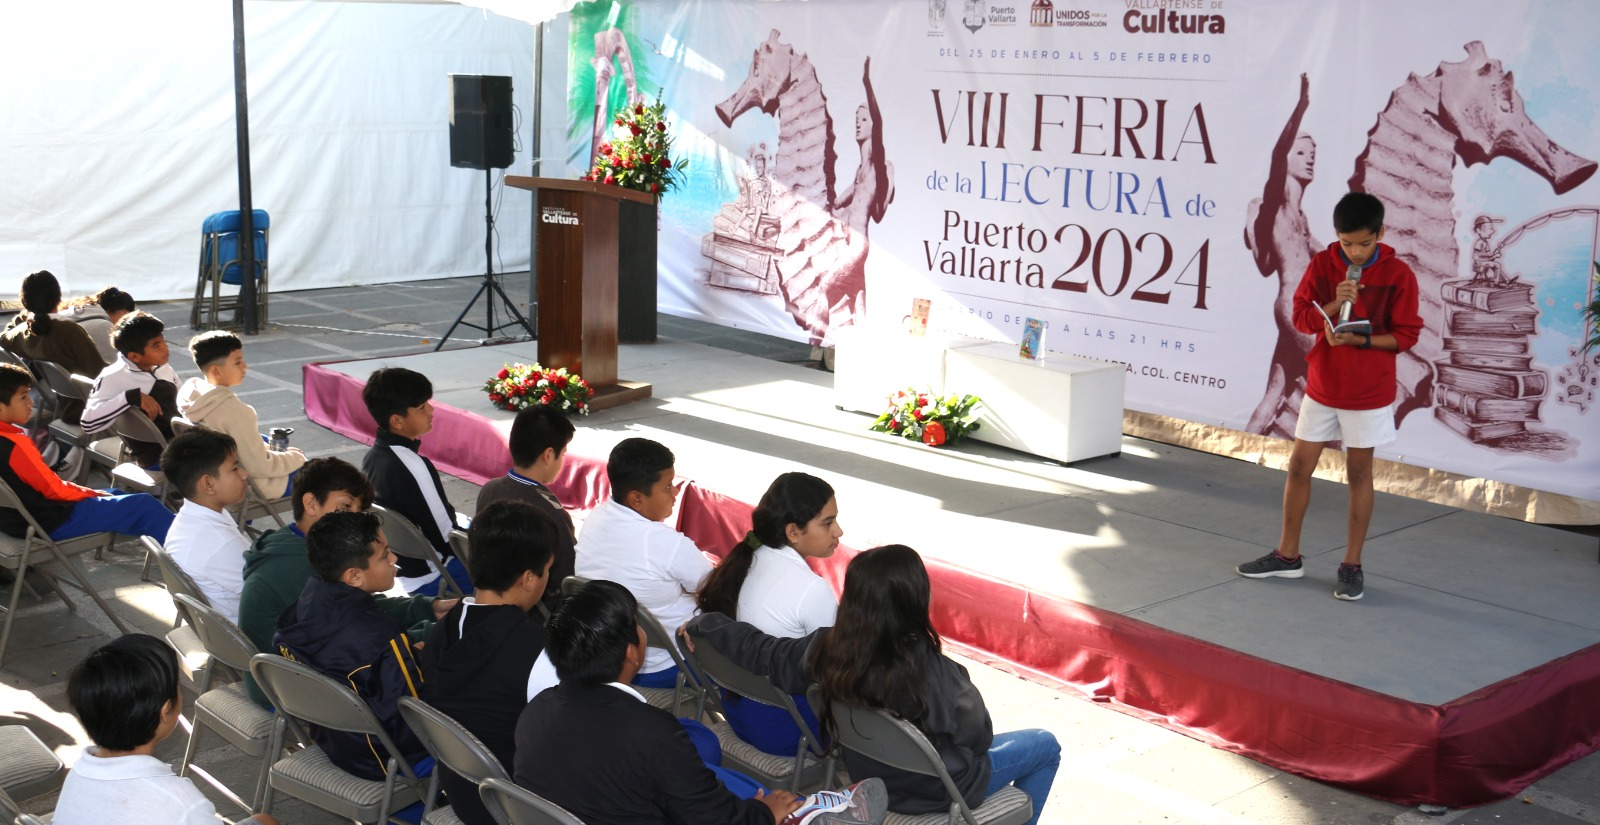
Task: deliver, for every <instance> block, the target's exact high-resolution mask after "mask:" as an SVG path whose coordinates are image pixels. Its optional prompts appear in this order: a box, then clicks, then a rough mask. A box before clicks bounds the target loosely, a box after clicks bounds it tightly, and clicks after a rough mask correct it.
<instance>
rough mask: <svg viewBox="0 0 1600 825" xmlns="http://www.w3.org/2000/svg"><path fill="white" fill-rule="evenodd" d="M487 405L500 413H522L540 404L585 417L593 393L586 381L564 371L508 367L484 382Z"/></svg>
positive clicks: (536, 365) (513, 365) (520, 366)
mask: <svg viewBox="0 0 1600 825" xmlns="http://www.w3.org/2000/svg"><path fill="white" fill-rule="evenodd" d="M483 391H484V392H486V393H488V394H489V403H491V404H494V405H495V406H496V407H498V408H500V409H502V410H512V411H515V410H525V409H527V408H529V407H536V406H540V405H545V406H550V407H555V408H556V409H558V410H560V411H562V412H564V413H566V414H567V415H588V414H589V398H590V397H591V396H593V395H594V390H593V389H591V388H590V387H589V382H588V381H585V380H583V377H582V376H580V375H578V374H577V373H571V372H567V370H566V368H565V367H563V368H561V369H554V370H552V369H545V368H544V367H541V366H539V365H538V364H507V365H505V367H504V368H503V369H501V370H500V371H499V372H497V373H495V375H494V377H493V378H490V379H489V380H488V381H486V382H484V385H483Z"/></svg>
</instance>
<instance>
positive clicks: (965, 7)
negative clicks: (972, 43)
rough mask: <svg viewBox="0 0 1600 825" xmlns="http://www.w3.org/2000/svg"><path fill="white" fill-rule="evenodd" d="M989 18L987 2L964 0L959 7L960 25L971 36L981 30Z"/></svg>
mask: <svg viewBox="0 0 1600 825" xmlns="http://www.w3.org/2000/svg"><path fill="white" fill-rule="evenodd" d="M988 17H989V3H988V2H987V0H966V2H964V3H962V5H961V25H963V26H966V27H967V31H969V32H972V33H973V34H977V33H978V29H981V28H983V24H984V23H985V22H986V21H987V20H988Z"/></svg>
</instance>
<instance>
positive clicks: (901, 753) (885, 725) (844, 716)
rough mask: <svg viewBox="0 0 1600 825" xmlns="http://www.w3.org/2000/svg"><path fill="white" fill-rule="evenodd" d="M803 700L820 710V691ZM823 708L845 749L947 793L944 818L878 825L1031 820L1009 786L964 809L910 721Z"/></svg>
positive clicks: (1024, 801) (902, 818)
mask: <svg viewBox="0 0 1600 825" xmlns="http://www.w3.org/2000/svg"><path fill="white" fill-rule="evenodd" d="M698 644H699V642H696V645H697V646H698ZM807 698H808V700H809V701H810V702H811V706H812V707H813V708H819V709H820V708H821V707H822V706H823V703H822V691H821V690H820V689H819V688H818V687H817V686H816V685H812V686H811V690H810V691H809V692H808V693H807ZM828 709H829V711H830V712H831V713H832V715H833V721H834V727H835V728H836V731H835V735H836V736H837V739H838V744H839V745H840V746H841V747H843V748H844V749H845V750H849V751H855V752H856V753H858V754H861V755H862V756H865V757H867V758H868V759H875V760H877V761H879V762H882V763H883V764H885V765H888V766H890V767H893V768H899V769H900V770H903V771H911V772H913V773H919V774H922V775H924V776H937V777H938V778H939V782H940V783H941V784H943V785H944V790H945V793H947V794H949V795H950V799H951V802H950V811H949V813H948V814H922V815H919V816H907V815H905V814H896V813H890V814H889V815H888V817H886V818H885V819H884V820H883V821H884V825H940V823H947V825H955V824H956V823H957V822H963V823H966V825H1021V823H1024V822H1027V821H1028V820H1029V819H1031V818H1032V817H1033V800H1032V799H1029V798H1028V795H1027V793H1025V792H1023V791H1022V790H1020V789H1018V788H1017V787H1016V786H1015V785H1007V786H1005V787H1004V788H1001V789H1000V790H998V791H996V792H994V793H992V794H990V795H989V798H987V799H985V800H983V804H982V805H979V806H978V807H977V808H976V809H973V808H970V807H968V806H967V803H966V801H965V800H963V799H962V798H961V792H960V790H958V789H957V788H956V783H955V782H954V781H953V780H951V778H950V772H949V771H948V770H946V769H945V767H944V760H943V759H941V758H940V757H939V752H938V751H936V750H934V749H933V745H931V744H929V742H928V737H926V736H923V735H922V731H919V730H917V729H916V727H915V726H913V725H912V724H911V723H910V722H907V721H905V720H904V719H901V718H899V717H897V716H895V715H894V714H892V713H889V712H888V711H883V710H872V709H868V708H861V707H856V706H854V705H847V704H845V703H843V702H830V703H828ZM854 778H856V779H861V778H864V777H854Z"/></svg>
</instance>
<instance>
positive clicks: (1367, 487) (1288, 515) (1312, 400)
mask: <svg viewBox="0 0 1600 825" xmlns="http://www.w3.org/2000/svg"><path fill="white" fill-rule="evenodd" d="M1333 230H1334V232H1335V233H1337V234H1338V236H1339V242H1338V243H1335V244H1332V245H1330V246H1329V247H1328V248H1327V249H1324V250H1323V251H1321V252H1319V253H1317V255H1316V257H1314V258H1312V259H1311V264H1310V265H1309V266H1307V267H1306V274H1305V275H1304V277H1302V278H1301V280H1300V288H1299V289H1298V290H1296V291H1295V294H1294V326H1295V329H1298V330H1300V331H1301V332H1303V333H1305V334H1307V335H1315V336H1317V342H1316V344H1315V345H1313V346H1312V348H1311V352H1310V353H1309V354H1307V356H1306V361H1307V362H1308V366H1309V373H1308V376H1307V379H1306V397H1305V401H1304V402H1303V403H1302V404H1301V405H1300V418H1299V421H1298V422H1297V423H1296V424H1295V432H1294V451H1293V452H1292V453H1291V454H1290V456H1289V476H1288V480H1287V481H1286V482H1285V484H1284V489H1283V532H1282V534H1281V535H1280V536H1279V538H1278V549H1276V550H1274V551H1273V552H1271V553H1268V554H1267V555H1265V556H1262V557H1261V558H1259V559H1256V560H1255V561H1251V562H1246V563H1244V564H1241V565H1239V567H1238V572H1239V575H1241V576H1246V577H1248V578H1252V579H1265V578H1271V577H1274V576H1277V577H1282V578H1287V579H1298V578H1300V577H1301V576H1303V575H1305V571H1304V569H1303V564H1302V562H1301V559H1300V528H1301V525H1302V524H1303V523H1304V521H1305V515H1306V509H1307V508H1308V507H1309V506H1310V504H1311V474H1312V472H1313V471H1314V470H1316V468H1317V461H1318V459H1319V458H1320V457H1321V455H1322V450H1323V448H1324V447H1326V446H1328V443H1329V442H1331V441H1335V440H1338V441H1343V442H1344V448H1345V475H1346V479H1347V482H1348V483H1349V485H1350V516H1349V520H1348V538H1347V540H1346V543H1345V554H1344V563H1343V564H1341V565H1339V584H1338V586H1337V587H1335V588H1334V591H1333V595H1334V597H1335V598H1339V599H1344V600H1346V601H1355V600H1356V599H1359V598H1361V597H1362V595H1363V594H1364V591H1365V586H1364V583H1363V580H1362V573H1361V548H1362V545H1363V544H1364V543H1365V541H1366V538H1367V524H1368V523H1369V522H1370V521H1371V520H1372V498H1373V496H1372V454H1373V451H1374V449H1375V448H1377V447H1381V446H1383V445H1385V444H1388V443H1389V442H1391V441H1393V440H1394V439H1395V429H1394V411H1393V409H1392V407H1393V405H1394V400H1395V356H1396V355H1397V354H1398V353H1401V352H1405V351H1406V350H1408V349H1410V348H1411V347H1412V346H1413V345H1415V344H1416V343H1417V336H1418V335H1419V334H1420V333H1421V332H1422V317H1421V316H1420V315H1418V314H1417V276H1416V275H1415V274H1414V273H1413V272H1412V271H1411V267H1409V266H1407V265H1406V263H1405V262H1404V261H1402V260H1400V258H1399V257H1398V256H1397V255H1396V254H1395V251H1394V248H1393V247H1390V246H1385V245H1384V244H1382V243H1380V241H1382V240H1383V203H1382V202H1381V201H1379V200H1378V199H1377V198H1375V197H1373V196H1372V195H1368V194H1366V193H1363V192H1351V193H1350V194H1348V195H1345V196H1344V197H1343V198H1340V199H1339V203H1338V205H1337V206H1335V207H1334V208H1333ZM1351 270H1356V271H1359V273H1360V276H1359V279H1352V278H1350V277H1348V275H1349V273H1350V271H1351ZM1346 302H1349V303H1350V304H1351V305H1352V308H1351V313H1350V318H1351V320H1357V319H1363V320H1367V321H1370V322H1371V332H1370V333H1368V332H1340V333H1335V332H1334V331H1333V327H1332V325H1330V324H1329V322H1328V319H1329V318H1338V317H1339V311H1340V309H1341V308H1342V307H1343V305H1344V304H1345V303H1346Z"/></svg>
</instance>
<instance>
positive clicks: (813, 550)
mask: <svg viewBox="0 0 1600 825" xmlns="http://www.w3.org/2000/svg"><path fill="white" fill-rule="evenodd" d="M750 521H751V527H750V532H748V533H746V534H745V537H744V540H743V541H740V542H739V543H738V544H736V545H734V547H733V549H732V550H730V551H728V555H727V557H726V558H724V559H723V560H722V563H721V564H719V565H717V568H716V569H715V570H713V571H712V572H711V575H710V576H708V577H706V581H705V584H703V585H701V587H700V593H699V596H698V597H697V602H698V604H699V608H700V610H701V612H703V613H723V614H726V615H727V616H728V617H730V618H734V619H738V620H739V621H742V622H746V623H748V624H750V625H751V626H753V627H754V628H755V629H757V630H759V631H761V632H762V633H766V634H769V635H772V636H781V637H783V638H790V639H793V638H799V637H802V636H808V635H810V634H811V633H812V632H814V631H816V630H818V629H819V628H824V627H830V626H832V625H833V619H834V613H835V611H836V610H838V608H839V603H838V601H837V600H836V599H835V598H834V596H833V588H832V587H830V586H829V585H828V583H827V582H826V581H823V579H822V577H821V576H818V575H817V574H816V573H813V572H811V568H810V567H809V566H807V564H806V560H807V559H825V558H827V557H829V556H832V555H833V551H834V550H836V549H838V547H839V537H840V536H842V535H844V530H842V529H841V528H840V527H839V505H838V502H837V501H835V499H834V495H833V488H832V487H830V486H828V483H827V482H826V481H823V480H822V479H820V478H817V477H816V476H812V475H807V474H805V473H784V474H783V475H781V476H778V478H777V480H775V481H773V482H772V486H771V487H768V488H767V492H766V494H765V495H763V496H762V497H761V502H760V503H759V504H757V505H756V509H755V512H754V513H752V514H751V517H750ZM795 704H796V705H797V706H798V707H799V708H800V713H801V716H802V718H804V719H805V720H806V723H807V724H809V725H810V726H811V729H812V732H813V733H816V731H817V721H816V719H815V718H814V717H812V715H811V709H810V707H809V706H808V705H807V704H806V701H805V697H804V696H798V697H796V702H795ZM724 708H725V709H726V711H727V717H728V724H729V725H731V726H732V727H733V731H734V733H736V734H738V735H739V738H740V739H743V740H744V741H746V742H749V743H750V744H752V745H754V746H756V747H757V748H760V749H761V750H763V751H765V752H767V753H771V754H775V755H778V756H793V755H794V752H795V747H796V744H797V743H798V742H799V740H800V731H799V730H798V729H796V727H795V724H794V720H793V718H792V717H791V716H790V715H789V712H788V711H787V710H785V709H783V708H776V707H773V706H771V705H764V704H762V703H760V702H754V701H749V700H745V699H742V698H740V697H737V696H731V697H729V698H728V700H727V701H726V702H724Z"/></svg>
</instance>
